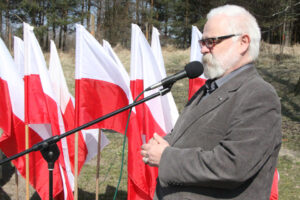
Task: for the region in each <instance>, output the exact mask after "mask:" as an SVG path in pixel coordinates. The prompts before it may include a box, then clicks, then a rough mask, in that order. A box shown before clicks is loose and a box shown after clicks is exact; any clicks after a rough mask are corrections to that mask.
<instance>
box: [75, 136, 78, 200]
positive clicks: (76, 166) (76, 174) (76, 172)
mask: <svg viewBox="0 0 300 200" xmlns="http://www.w3.org/2000/svg"><path fill="white" fill-rule="evenodd" d="M74 162H75V163H74V165H75V167H74V168H75V169H74V171H75V175H74V200H78V132H76V133H75V158H74Z"/></svg>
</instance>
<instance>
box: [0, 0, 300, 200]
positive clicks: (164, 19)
mask: <svg viewBox="0 0 300 200" xmlns="http://www.w3.org/2000/svg"><path fill="white" fill-rule="evenodd" d="M227 3H229V4H236V5H241V6H243V7H245V8H246V9H247V10H249V11H250V12H251V13H252V14H253V15H254V16H255V17H256V19H257V21H258V23H259V26H260V27H261V32H262V47H261V53H260V57H259V60H258V61H257V68H258V71H259V73H260V74H261V75H262V76H263V78H264V79H266V80H267V81H268V82H270V83H271V84H272V85H273V86H274V87H275V89H276V90H277V92H278V94H279V96H280V98H281V103H282V117H283V125H282V132H283V145H282V149H281V151H280V157H279V162H278V170H279V173H280V182H279V195H280V196H279V197H280V199H283V200H286V199H300V173H299V171H300V159H299V158H300V136H299V133H300V98H299V95H300V67H299V66H300V45H299V41H300V18H299V16H300V1H299V0H298V1H297V0H234V1H233V0H231V1H230V0H202V1H200V0H172V1H171V0H98V1H95V0H48V1H46V0H0V34H1V38H2V39H3V40H4V41H5V43H6V45H7V47H8V48H9V49H10V50H11V52H13V51H12V48H13V40H12V38H13V36H19V37H20V38H23V36H22V34H23V24H22V23H23V22H26V23H29V24H30V25H32V26H34V27H35V29H34V31H35V34H36V36H37V38H38V40H39V43H40V45H41V47H42V48H43V50H44V52H45V56H46V60H47V61H48V58H49V53H48V51H49V46H50V45H49V44H50V40H54V41H55V43H56V45H57V48H59V52H60V58H61V62H62V65H63V69H64V72H65V76H66V79H67V82H68V86H69V88H70V90H71V92H72V93H73V94H74V68H75V58H74V51H75V24H76V23H79V24H82V25H84V26H85V27H86V28H87V29H88V30H90V31H91V32H92V33H93V34H94V35H95V37H96V39H97V40H98V41H99V42H100V43H102V39H105V40H107V41H109V42H110V43H111V45H112V46H114V50H115V52H116V53H117V55H118V56H119V58H120V59H121V61H122V63H123V64H124V66H125V67H126V69H127V71H129V66H130V43H131V41H130V37H131V23H135V24H138V25H139V26H140V27H141V29H142V30H143V32H144V33H145V36H146V37H147V39H148V40H149V41H150V38H151V30H152V27H153V26H154V27H156V28H157V29H158V30H159V31H160V33H161V36H160V40H161V45H162V48H163V56H164V59H165V66H166V71H167V74H168V75H170V74H173V73H175V72H176V71H179V70H181V69H182V68H181V67H182V66H184V65H185V64H186V63H188V62H189V55H190V49H189V47H190V43H191V30H192V25H195V26H197V27H198V28H199V30H200V31H202V30H203V26H204V24H205V21H206V19H205V18H206V14H207V13H208V11H209V10H210V9H211V8H213V7H217V6H219V5H224V4H227ZM187 88H188V83H187V80H182V81H179V82H178V83H176V84H175V85H174V88H173V90H172V93H173V96H174V98H175V101H176V104H177V107H178V110H179V112H180V111H181V110H182V108H183V106H184V104H185V103H186V100H187ZM106 134H107V136H108V138H109V139H110V141H111V144H110V145H108V146H107V147H106V148H105V149H104V150H103V152H102V154H101V167H100V185H99V187H100V194H99V197H100V199H112V197H113V194H114V192H115V187H116V185H117V181H118V178H119V173H120V168H121V166H122V165H121V154H122V141H123V138H122V135H120V134H116V133H114V132H110V131H107V132H106ZM124 163H125V165H124V166H123V167H124V169H125V170H124V174H123V177H122V182H121V186H120V191H119V193H118V197H117V199H126V195H127V194H126V193H127V192H126V190H127V173H126V160H125V162H124ZM13 172H14V170H13V168H11V167H8V168H4V169H3V170H2V171H1V170H0V176H1V173H2V174H4V175H6V177H7V179H0V185H1V187H0V199H5V198H4V196H1V194H6V196H8V198H9V199H17V198H16V189H15V185H16V182H15V179H14V178H12V177H11V176H12V174H13ZM95 174H96V161H95V160H93V161H91V162H89V163H87V164H86V165H85V166H84V168H83V169H82V172H81V174H80V176H79V199H95V196H94V195H95V186H94V182H95ZM19 181H20V183H19V184H20V186H19V190H20V191H19V197H20V198H19V199H23V197H24V196H23V195H24V191H25V190H24V187H23V186H24V182H23V181H24V180H23V179H20V180H19ZM33 199H39V198H38V196H37V194H36V193H34V190H33V189H32V197H31V200H33Z"/></svg>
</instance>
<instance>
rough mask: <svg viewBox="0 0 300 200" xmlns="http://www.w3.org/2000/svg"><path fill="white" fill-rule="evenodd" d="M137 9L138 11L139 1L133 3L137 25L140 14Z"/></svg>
mask: <svg viewBox="0 0 300 200" xmlns="http://www.w3.org/2000/svg"><path fill="white" fill-rule="evenodd" d="M139 9H140V0H136V2H135V17H136V19H135V23H136V24H138V25H139V23H140V12H139Z"/></svg>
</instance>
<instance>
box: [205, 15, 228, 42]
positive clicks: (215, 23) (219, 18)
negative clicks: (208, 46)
mask: <svg viewBox="0 0 300 200" xmlns="http://www.w3.org/2000/svg"><path fill="white" fill-rule="evenodd" d="M228 22H229V21H228V16H226V15H216V16H214V17H212V18H210V19H209V20H207V22H206V24H205V26H204V29H203V35H202V36H203V38H207V37H217V36H220V34H227V29H226V27H227V26H228Z"/></svg>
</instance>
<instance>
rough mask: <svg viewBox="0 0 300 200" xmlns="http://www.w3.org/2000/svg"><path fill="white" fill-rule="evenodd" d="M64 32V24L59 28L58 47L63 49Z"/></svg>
mask: <svg viewBox="0 0 300 200" xmlns="http://www.w3.org/2000/svg"><path fill="white" fill-rule="evenodd" d="M62 33H63V25H61V26H60V29H59V38H58V48H59V49H62Z"/></svg>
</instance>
